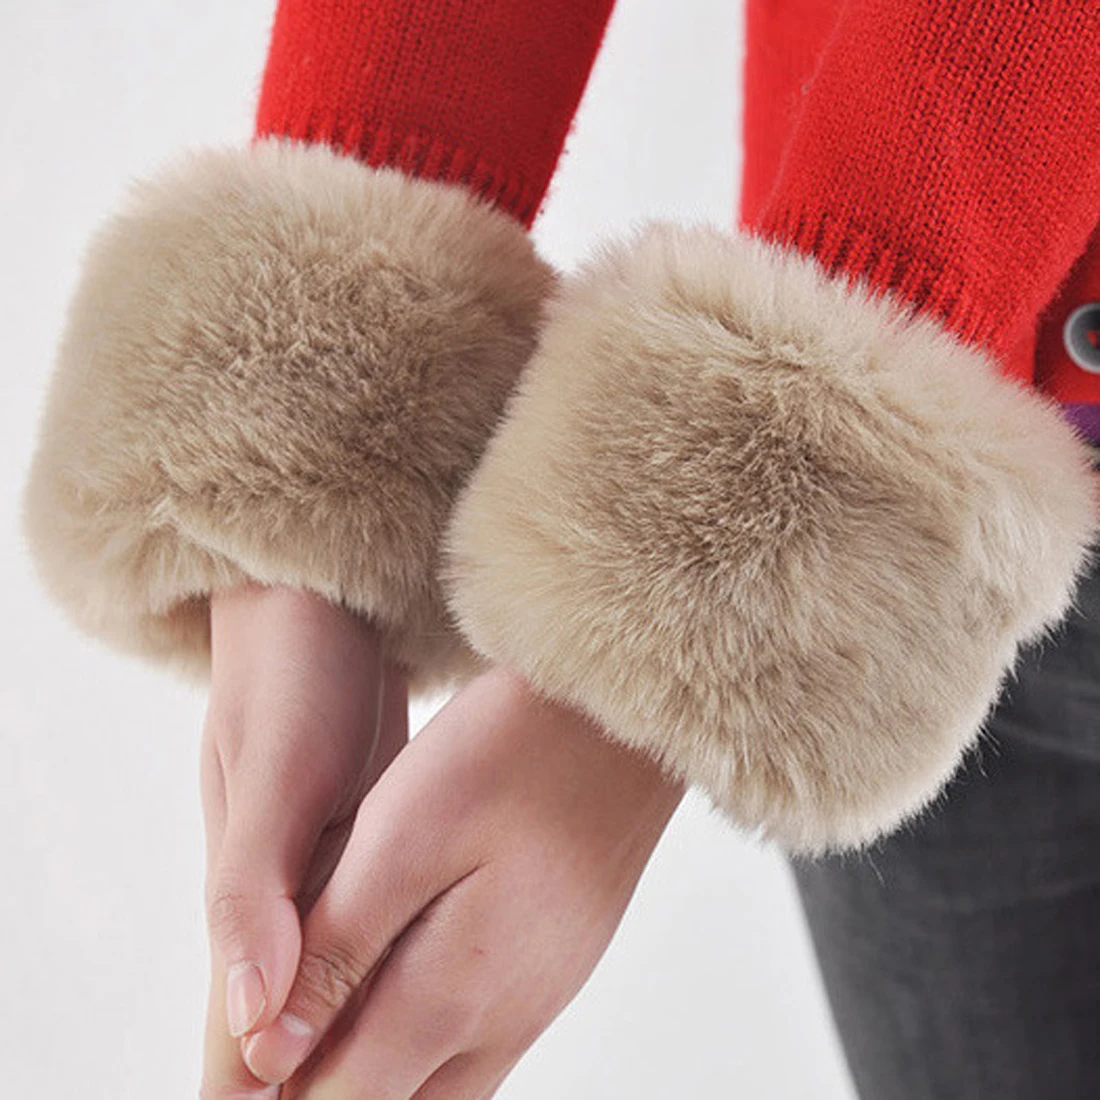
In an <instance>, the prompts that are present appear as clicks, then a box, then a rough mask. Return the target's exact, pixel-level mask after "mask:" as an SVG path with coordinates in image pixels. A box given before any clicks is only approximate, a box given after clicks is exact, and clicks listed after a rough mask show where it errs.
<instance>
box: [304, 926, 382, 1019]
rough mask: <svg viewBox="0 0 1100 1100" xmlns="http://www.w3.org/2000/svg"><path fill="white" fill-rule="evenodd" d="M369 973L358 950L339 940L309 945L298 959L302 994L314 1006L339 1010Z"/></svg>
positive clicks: (327, 1011) (328, 1011) (327, 1009)
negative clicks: (317, 945)
mask: <svg viewBox="0 0 1100 1100" xmlns="http://www.w3.org/2000/svg"><path fill="white" fill-rule="evenodd" d="M366 976H367V967H366V966H365V965H364V964H363V963H362V962H361V961H360V960H359V958H358V957H357V954H356V953H355V952H352V951H348V950H345V949H344V948H343V947H341V946H339V945H338V944H333V943H330V944H326V945H325V946H324V947H322V948H319V949H316V950H310V949H305V950H303V952H302V957H301V959H300V960H299V963H298V987H299V996H300V998H301V999H302V1001H304V1002H305V1003H306V1004H307V1005H308V1006H309V1007H310V1008H313V1009H317V1010H320V1011H321V1012H324V1013H332V1012H338V1011H339V1010H340V1009H341V1008H342V1007H343V1006H344V1005H345V1004H346V1003H347V1002H348V1001H349V1000H350V999H351V997H352V996H353V995H354V994H355V992H356V990H357V989H358V988H359V986H360V985H361V984H362V982H363V979H364V978H365V977H366Z"/></svg>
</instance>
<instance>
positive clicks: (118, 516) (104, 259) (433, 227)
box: [24, 141, 554, 688]
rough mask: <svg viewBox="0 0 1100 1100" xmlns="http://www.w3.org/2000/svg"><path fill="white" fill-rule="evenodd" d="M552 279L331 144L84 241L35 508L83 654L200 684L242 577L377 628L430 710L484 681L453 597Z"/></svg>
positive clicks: (436, 201) (225, 179)
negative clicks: (461, 556) (104, 653)
mask: <svg viewBox="0 0 1100 1100" xmlns="http://www.w3.org/2000/svg"><path fill="white" fill-rule="evenodd" d="M553 278H554V277H553V274H552V272H551V271H550V269H549V268H548V267H547V266H546V265H545V264H544V263H543V262H542V261H541V260H539V259H538V258H537V256H536V255H535V252H534V250H533V248H532V245H531V243H530V240H529V238H528V236H527V234H526V233H525V232H524V230H523V229H522V227H521V226H520V225H519V223H518V222H515V221H514V220H512V219H511V218H509V217H508V216H507V215H505V214H503V213H501V212H499V211H497V210H495V209H493V208H491V207H489V206H488V205H486V204H483V203H482V202H480V201H479V200H476V199H475V198H474V197H473V196H472V195H470V194H468V193H467V192H466V191H465V190H464V189H463V188H460V187H457V186H448V185H443V184H438V183H433V182H427V181H422V180H416V179H412V178H409V177H407V176H404V175H402V174H400V173H398V172H395V171H392V170H383V169H371V168H367V167H365V166H363V165H362V164H360V163H358V162H356V161H354V160H351V159H348V158H345V157H341V156H339V155H337V154H335V153H333V152H331V151H330V150H328V149H326V148H323V147H320V146H302V145H289V144H283V143H279V142H276V141H266V142H260V143H257V144H255V145H254V146H252V147H251V148H250V149H248V150H233V151H216V152H204V153H199V154H193V155H191V156H190V157H189V158H188V159H185V160H183V161H181V162H180V163H178V164H176V165H174V166H172V167H171V168H170V169H168V170H167V171H164V172H162V173H161V174H160V175H159V176H157V177H156V178H155V179H153V180H151V181H148V182H145V183H142V184H140V185H138V186H137V187H136V188H135V189H134V191H133V193H132V195H131V196H130V199H129V202H128V204H127V206H126V208H125V209H124V210H123V211H122V212H121V213H120V214H118V215H117V216H115V217H114V218H113V219H112V220H111V221H110V222H109V223H108V224H107V225H106V226H105V227H104V228H103V229H101V231H100V232H99V233H98V235H97V236H96V238H95V239H94V240H93V242H92V246H91V249H90V253H89V255H88V257H87V260H86V263H85V267H84V270H83V273H82V276H81V280H80V283H79V287H78V289H77V292H76V295H75V299H74V301H73V303H72V306H71V308H70V314H69V318H68V324H67V331H66V333H65V336H64V339H63V342H62V346H61V349H60V353H59V358H58V362H57V366H56V369H55V372H54V376H53V378H52V383H51V388H50V391H49V395H48V400H47V405H46V409H45V413H44V417H43V420H42V424H41V430H40V436H39V445H38V449H37V452H36V454H35V457H34V460H33V463H32V468H31V471H30V477H29V481H28V483H27V486H26V490H25V494H24V524H25V529H26V533H27V535H28V538H29V541H30V546H31V550H32V553H33V556H34V559H35V561H36V564H37V566H38V568H39V571H40V574H41V576H42V578H43V580H44V581H45V583H46V585H47V586H48V588H49V590H50V591H51V592H52V593H53V595H54V596H55V597H56V598H57V599H58V600H59V601H60V602H61V604H62V605H63V606H64V608H65V609H66V610H67V612H68V613H69V614H70V616H71V617H72V618H73V619H74V620H75V622H76V623H77V624H78V625H79V626H80V627H81V628H83V629H84V630H85V631H87V632H89V633H91V634H93V635H97V636H99V637H101V638H103V639H105V640H107V641H109V642H110V643H111V644H113V645H115V646H117V647H119V648H122V649H124V650H127V651H131V652H137V653H140V654H143V655H145V656H147V657H151V658H154V659H158V660H164V661H167V662H169V663H171V664H173V665H175V666H177V667H179V668H181V669H183V670H186V671H188V672H190V673H191V674H192V675H199V676H200V677H201V676H203V675H205V674H206V672H207V671H208V668H209V600H208V597H209V594H210V593H211V591H213V590H215V589H217V588H219V587H224V586H229V585H232V584H235V583H238V582H240V581H242V580H244V579H246V578H251V579H253V580H257V581H260V582H262V583H268V584H288V585H294V586H299V587H303V588H307V589H310V590H312V591H315V592H317V593H320V594H321V595H323V596H325V597H328V598H330V599H332V600H333V601H338V602H342V603H344V604H345V605H347V606H348V607H350V608H352V609H354V610H355V611H358V612H361V613H363V614H366V615H369V616H371V617H372V618H373V619H374V620H375V621H376V622H377V623H378V624H379V626H380V628H381V629H382V631H383V633H384V635H385V639H386V642H387V646H388V649H389V652H390V653H391V654H392V655H393V656H394V657H395V658H397V659H398V660H399V661H401V662H402V663H403V664H405V665H406V666H407V667H408V668H409V669H410V670H411V672H412V674H413V683H414V685H415V686H418V687H420V688H428V687H430V686H433V685H435V684H438V683H440V682H444V681H447V680H449V679H452V678H454V677H456V676H458V675H461V674H463V673H464V672H465V671H467V670H468V669H469V668H471V667H473V665H474V664H475V661H474V657H473V655H472V654H471V653H470V651H469V650H468V648H467V647H466V646H465V644H464V643H463V641H462V639H461V637H460V636H459V635H457V633H456V632H455V631H454V629H453V628H452V626H451V624H450V621H449V618H448V616H447V614H446V608H445V606H444V603H443V600H442V596H441V592H440V590H439V584H438V581H437V579H436V577H437V572H438V570H437V566H438V553H439V539H440V536H441V534H442V531H443V529H444V526H445V523H446V520H447V517H448V515H449V512H450V509H451V506H452V503H453V498H454V496H455V494H456V493H457V491H458V489H459V487H460V486H461V485H462V483H463V482H464V481H465V480H466V479H467V477H468V476H469V474H470V471H471V470H472V469H473V467H474V465H475V464H476V461H477V459H478V458H479V456H480V453H481V451H482V449H483V447H484V444H485V441H486V439H487V437H488V435H489V433H490V432H491V431H492V429H493V427H494V425H495V423H496V421H497V419H498V418H499V415H500V413H501V409H502V408H503V405H504V401H505V398H506V396H507V395H508V393H509V392H510V390H511V389H512V387H513V385H514V383H515V379H516V376H517V374H518V372H519V370H520V368H521V367H522V365H523V364H524V363H525V361H526V360H527V358H528V356H529V354H530V353H531V351H532V349H533V346H534V341H535V334H536V329H537V327H538V322H539V321H540V319H541V312H542V307H543V303H544V300H545V298H546V295H547V293H548V292H549V290H550V289H551V286H552V284H553Z"/></svg>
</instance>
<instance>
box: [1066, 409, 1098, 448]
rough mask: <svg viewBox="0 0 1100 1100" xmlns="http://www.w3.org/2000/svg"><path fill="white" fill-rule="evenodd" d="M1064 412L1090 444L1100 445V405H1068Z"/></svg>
mask: <svg viewBox="0 0 1100 1100" xmlns="http://www.w3.org/2000/svg"><path fill="white" fill-rule="evenodd" d="M1062 412H1063V414H1064V415H1065V418H1066V419H1067V420H1068V421H1069V422H1070V423H1071V424H1072V425H1073V426H1074V427H1075V428H1076V429H1077V430H1078V431H1079V432H1080V433H1081V434H1082V435H1083V436H1084V437H1085V438H1086V439H1087V440H1088V441H1089V442H1090V443H1096V444H1100V404H1091V403H1089V404H1080V405H1071V404H1066V405H1063V406H1062Z"/></svg>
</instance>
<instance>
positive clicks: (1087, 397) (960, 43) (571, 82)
mask: <svg viewBox="0 0 1100 1100" xmlns="http://www.w3.org/2000/svg"><path fill="white" fill-rule="evenodd" d="M612 5H613V0H358V2H356V0H280V3H279V7H278V11H277V15H276V19H275V25H274V31H273V36H272V43H271V51H270V55H269V58H268V62H267V67H266V71H265V74H264V80H263V89H262V94H261V98H260V104H259V112H258V118H257V134H258V135H259V136H268V135H280V136H288V137H293V138H299V139H305V140H310V141H324V142H327V143H330V144H332V145H335V146H336V147H338V148H340V149H342V150H345V151H346V152H348V153H350V154H352V155H354V156H356V157H359V158H360V159H362V160H364V161H365V162H366V163H368V164H371V165H376V166H377V165H391V166H395V167H398V168H400V169H402V170H404V171H406V172H409V173H411V174H415V175H418V176H422V177H426V178H434V179H440V180H446V181H450V182H456V183H462V184H464V185H466V186H468V187H470V188H471V189H472V190H474V191H476V192H478V193H479V194H481V195H484V196H485V197H486V198H488V199H489V200H491V201H492V202H494V203H496V204H497V205H498V206H500V207H502V208H503V209H505V210H507V211H509V212H510V213H512V214H513V215H514V216H515V217H517V218H518V219H519V220H520V221H521V222H522V223H523V224H524V225H526V226H530V225H531V223H532V222H533V221H534V219H535V216H536V214H537V212H538V209H539V206H540V203H541V202H542V200H543V198H544V196H545V194H546V189H547V187H548V185H549V182H550V178H551V175H552V174H553V171H554V167H555V164H556V163H557V160H558V157H559V155H560V153H561V149H562V146H563V144H564V141H565V138H566V135H567V133H568V130H569V126H570V123H571V120H572V118H573V115H574V113H575V111H576V108H577V105H578V103H579V101H580V97H581V94H582V92H583V90H584V86H585V82H586V80H587V78H588V73H589V71H590V69H591V66H592V63H593V61H594V59H595V56H596V52H597V50H598V48H599V44H600V41H601V38H602V35H603V32H604V29H605V26H606V23H607V20H608V18H609V16H610V13H611V8H612ZM746 14H747V19H746V30H747V49H746V62H745V114H744V126H743V136H744V147H745V148H744V152H745V156H744V177H743V186H742V191H741V209H740V219H739V220H740V222H741V223H742V225H743V226H744V227H746V228H747V229H750V230H752V231H754V232H757V233H760V234H762V235H764V236H767V237H769V238H772V239H775V240H777V241H780V242H783V243H786V244H789V245H791V246H793V247H795V248H797V249H800V250H802V251H804V252H807V253H811V254H813V255H814V256H816V257H817V258H818V259H819V260H820V261H821V262H822V263H823V264H824V265H825V266H826V267H828V268H829V269H831V270H834V271H837V272H843V273H846V274H848V275H852V276H858V277H862V278H865V279H867V280H868V281H869V282H870V283H871V284H872V285H873V286H875V287H876V288H881V289H889V290H891V291H893V292H894V293H895V294H896V295H898V296H899V297H900V298H902V299H903V300H904V301H905V302H907V303H909V304H910V305H912V306H913V307H914V308H915V309H917V310H921V311H926V312H928V313H930V314H932V315H934V316H936V317H937V318H938V319H939V320H941V321H942V322H943V323H944V324H945V325H946V326H947V327H948V328H950V329H951V330H952V331H953V332H955V333H956V334H957V335H958V336H959V337H961V338H962V339H963V340H965V341H967V342H972V343H976V344H979V345H982V346H983V347H985V348H986V349H988V350H989V351H990V352H992V353H993V354H994V355H995V356H997V357H998V360H999V362H1000V363H1001V364H1002V366H1003V369H1004V370H1005V372H1006V373H1009V374H1013V375H1016V376H1018V377H1020V378H1022V379H1024V380H1026V381H1029V382H1034V383H1035V384H1037V385H1039V386H1041V387H1043V388H1044V389H1046V390H1047V391H1049V392H1051V393H1052V394H1054V395H1055V396H1056V397H1058V398H1059V399H1060V400H1062V401H1064V402H1066V403H1072V405H1074V406H1084V407H1085V408H1084V411H1083V412H1082V410H1081V409H1080V408H1075V409H1073V412H1074V413H1075V414H1076V415H1077V416H1078V417H1079V418H1080V417H1081V416H1082V415H1083V416H1085V417H1086V418H1087V416H1088V415H1089V411H1090V409H1092V408H1094V407H1095V406H1100V374H1097V373H1092V372H1091V371H1090V370H1088V369H1085V368H1083V367H1082V366H1080V365H1079V364H1078V363H1077V362H1075V361H1074V360H1073V359H1072V358H1071V357H1070V356H1069V355H1068V354H1067V352H1066V348H1065V344H1064V340H1063V326H1064V323H1065V320H1066V318H1067V316H1068V315H1069V314H1070V313H1072V312H1074V311H1075V310H1078V309H1079V307H1080V306H1082V305H1084V304H1087V303H1088V302H1090V301H1093V300H1100V233H1098V234H1097V236H1096V238H1095V239H1094V241H1093V246H1092V248H1090V249H1089V250H1088V251H1086V245H1087V243H1088V241H1089V236H1090V234H1091V233H1092V231H1093V230H1094V228H1096V226H1097V222H1098V214H1100V158H1098V157H1097V156H1096V155H1095V148H1094V145H1095V138H1096V135H1097V133H1100V94H1097V90H1098V89H1100V51H1098V50H1097V49H1096V42H1097V32H1098V30H1100V16H1097V14H1096V12H1095V6H1094V4H1093V3H1092V0H747V9H746ZM670 18H672V14H671V13H670ZM1075 261H1076V267H1075V266H1074V265H1075ZM1097 317H1098V318H1100V310H1098V311H1097ZM1087 320H1089V318H1088V317H1086V321H1087ZM1098 325H1100V320H1098ZM1079 335H1081V336H1082V337H1083V339H1085V340H1092V339H1093V338H1095V340H1096V342H1097V345H1098V346H1100V330H1098V331H1093V330H1092V329H1091V328H1090V326H1089V325H1086V326H1085V331H1083V333H1081V334H1079ZM1098 419H1100V418H1098ZM1081 422H1083V421H1081ZM1098 427H1100V424H1098Z"/></svg>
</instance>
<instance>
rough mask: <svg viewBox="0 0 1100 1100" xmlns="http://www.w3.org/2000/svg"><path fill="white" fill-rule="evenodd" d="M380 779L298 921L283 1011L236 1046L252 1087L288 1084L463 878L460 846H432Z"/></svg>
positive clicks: (431, 837)
mask: <svg viewBox="0 0 1100 1100" xmlns="http://www.w3.org/2000/svg"><path fill="white" fill-rule="evenodd" d="M389 775H392V772H391V773H389ZM389 775H387V777H386V778H384V779H383V780H382V782H381V783H380V784H379V785H378V786H377V787H376V788H375V789H374V790H373V791H371V793H370V794H369V795H368V796H367V798H366V799H365V800H364V802H363V804H362V807H361V808H360V813H359V816H358V818H357V820H356V823H355V828H354V830H353V833H352V837H351V840H350V841H349V843H348V846H347V849H346V850H345V853H344V858H343V860H342V861H341V862H340V864H339V866H338V867H337V868H336V871H335V872H334V873H333V876H332V878H331V880H330V881H329V884H328V886H327V887H326V888H325V891H324V893H323V894H322V895H321V897H320V898H319V899H318V901H317V904H316V906H315V907H314V909H313V912H312V913H311V914H310V916H309V919H308V920H307V922H306V927H305V936H304V945H303V950H302V955H301V960H300V962H299V966H298V973H297V976H296V978H295V982H294V987H293V989H292V990H291V992H290V995H289V997H288V998H287V1003H286V1008H285V1010H284V1011H283V1013H282V1014H281V1015H280V1017H279V1019H278V1020H277V1021H276V1023H275V1024H274V1025H273V1026H272V1027H269V1028H267V1029H265V1030H260V1031H258V1032H257V1033H256V1034H255V1035H253V1036H252V1037H250V1038H249V1039H248V1041H247V1042H246V1043H245V1045H244V1048H243V1049H244V1056H245V1059H246V1060H247V1062H248V1065H249V1066H250V1068H251V1069H252V1072H253V1073H255V1074H256V1076H257V1077H259V1078H260V1079H261V1080H264V1081H270V1082H272V1083H276V1082H282V1081H286V1080H287V1079H288V1078H289V1077H290V1076H291V1074H292V1073H293V1072H294V1071H295V1070H296V1069H297V1068H298V1066H300V1065H301V1064H302V1062H303V1061H305V1059H306V1058H307V1057H308V1055H309V1054H310V1053H311V1051H312V1050H313V1048H314V1047H315V1046H316V1043H317V1040H318V1038H319V1037H320V1036H321V1035H323V1034H324V1033H325V1032H326V1031H327V1030H328V1029H329V1027H330V1026H331V1025H332V1023H333V1021H334V1020H335V1019H336V1017H337V1016H338V1015H339V1013H340V1012H341V1011H342V1010H343V1008H344V1007H345V1005H346V1004H347V1003H348V1001H349V999H350V998H352V997H353V996H354V995H355V994H356V992H357V991H358V990H359V988H360V986H361V985H362V983H363V982H364V981H365V980H366V978H367V977H368V975H370V974H371V973H372V972H373V971H374V969H375V967H376V966H377V965H378V964H379V962H380V961H381V960H382V958H383V956H384V955H385V953H386V952H387V951H388V950H389V948H390V945H391V944H392V943H393V942H394V941H395V940H396V939H397V938H398V937H399V936H400V935H401V933H402V931H403V930H404V929H405V928H406V926H408V925H409V924H410V922H412V921H413V920H414V918H416V917H417V915H418V914H419V913H420V912H421V911H422V910H424V909H425V908H426V907H427V906H428V905H429V904H430V903H431V902H432V901H433V899H435V898H436V897H438V896H439V895H441V894H443V893H444V892H445V891H447V889H448V888H449V887H451V886H452V885H453V884H454V883H456V882H457V881H459V880H460V879H461V878H462V876H463V874H465V870H464V869H462V851H461V846H460V845H458V844H455V845H452V846H440V845H438V844H437V843H436V842H435V841H436V838H435V834H434V833H433V832H432V830H430V829H426V828H423V827H420V828H417V827H416V825H418V824H422V823H412V825H410V823H409V822H407V821H406V820H405V818H406V817H407V814H402V813H400V812H399V811H400V809H401V807H402V806H403V805H404V804H403V802H401V801H400V794H401V791H400V784H399V783H393V784H388V783H387V779H388V778H389ZM395 796H396V797H395ZM466 870H468V868H467V869H466ZM373 996H374V993H373V990H372V993H371V997H370V998H368V1001H369V1000H371V999H373Z"/></svg>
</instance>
